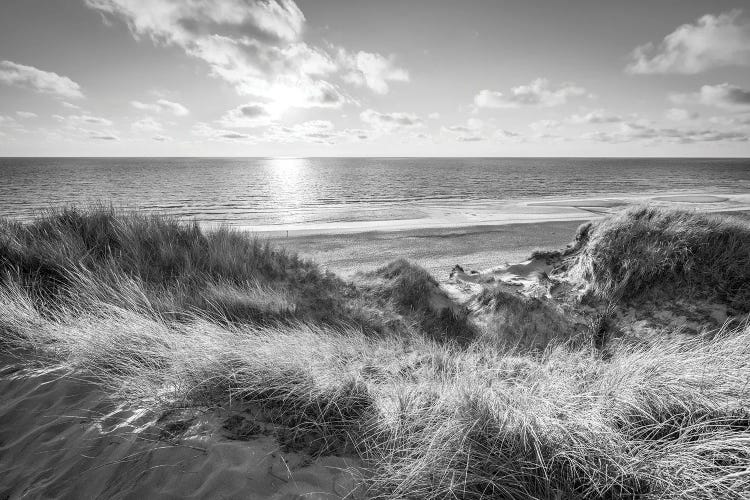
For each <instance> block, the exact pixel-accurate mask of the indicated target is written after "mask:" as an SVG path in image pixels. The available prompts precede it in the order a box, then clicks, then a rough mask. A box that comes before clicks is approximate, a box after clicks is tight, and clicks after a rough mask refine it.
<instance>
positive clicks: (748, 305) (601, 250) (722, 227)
mask: <svg viewBox="0 0 750 500" xmlns="http://www.w3.org/2000/svg"><path fill="white" fill-rule="evenodd" d="M584 239H585V242H584V244H583V245H582V246H581V250H580V251H579V252H577V253H576V254H575V257H574V262H573V265H572V269H571V270H572V272H573V273H574V274H575V275H577V276H578V277H579V279H580V280H581V281H583V282H585V283H587V284H589V285H590V287H591V290H592V291H593V292H594V293H595V294H597V295H599V296H601V297H615V298H628V297H635V296H639V295H643V294H645V293H651V292H659V293H668V294H671V295H681V296H688V297H689V296H697V297H704V298H711V299H718V300H720V301H722V302H724V303H726V304H727V305H730V306H732V307H734V308H736V309H738V310H740V311H743V312H748V311H750V223H748V222H747V221H746V220H743V219H740V218H734V217H730V216H717V215H707V214H700V213H697V212H686V211H679V210H665V209H661V208H654V207H648V206H646V207H637V208H633V209H631V210H628V211H626V212H624V213H622V214H619V215H616V216H613V217H610V218H607V219H604V220H602V221H599V222H596V223H594V224H593V225H592V226H591V228H589V229H587V230H586V231H585V235H584Z"/></svg>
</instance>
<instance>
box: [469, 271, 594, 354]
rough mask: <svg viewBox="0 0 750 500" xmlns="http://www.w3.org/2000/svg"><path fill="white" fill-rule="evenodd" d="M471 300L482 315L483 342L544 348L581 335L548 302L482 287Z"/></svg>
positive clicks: (561, 313)
mask: <svg viewBox="0 0 750 500" xmlns="http://www.w3.org/2000/svg"><path fill="white" fill-rule="evenodd" d="M474 301H475V302H476V306H477V308H478V309H479V310H482V311H483V312H484V314H485V318H486V319H485V320H484V328H483V340H484V341H487V340H492V342H494V343H505V344H506V345H507V346H508V347H514V348H523V349H544V348H546V347H547V346H548V345H550V344H551V343H555V342H560V341H565V340H571V339H573V338H574V337H575V336H576V334H578V333H580V332H578V331H577V330H576V328H575V326H574V325H573V323H572V322H571V321H570V320H569V319H568V318H566V317H565V315H564V313H563V312H562V311H561V310H559V309H557V308H556V307H555V305H553V304H552V303H551V302H549V301H547V300H544V299H540V298H535V297H526V296H524V295H521V294H519V293H517V292H515V291H509V290H506V289H505V288H504V287H502V286H497V287H494V288H492V287H487V288H484V289H483V290H482V291H481V292H480V293H479V294H478V295H477V296H476V297H475V298H474Z"/></svg>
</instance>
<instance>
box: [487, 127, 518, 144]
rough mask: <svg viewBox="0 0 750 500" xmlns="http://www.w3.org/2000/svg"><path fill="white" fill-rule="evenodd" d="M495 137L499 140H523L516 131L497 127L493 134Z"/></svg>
mask: <svg viewBox="0 0 750 500" xmlns="http://www.w3.org/2000/svg"><path fill="white" fill-rule="evenodd" d="M493 136H494V137H495V139H497V140H500V141H511V142H521V141H523V136H522V135H521V134H519V133H518V132H511V131H510V130H504V129H498V130H496V131H495V133H494V134H493Z"/></svg>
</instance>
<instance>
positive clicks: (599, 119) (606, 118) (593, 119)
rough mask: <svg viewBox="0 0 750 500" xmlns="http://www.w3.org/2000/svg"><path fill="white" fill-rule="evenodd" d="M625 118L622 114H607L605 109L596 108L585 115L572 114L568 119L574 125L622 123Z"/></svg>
mask: <svg viewBox="0 0 750 500" xmlns="http://www.w3.org/2000/svg"><path fill="white" fill-rule="evenodd" d="M622 121H623V118H622V117H621V116H620V115H613V114H607V113H605V112H604V111H603V110H600V109H599V110H596V111H591V112H589V113H586V114H585V115H572V116H570V117H569V118H568V119H567V122H568V123H572V124H574V125H582V124H603V123H620V122H622Z"/></svg>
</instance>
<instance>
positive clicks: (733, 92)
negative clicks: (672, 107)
mask: <svg viewBox="0 0 750 500" xmlns="http://www.w3.org/2000/svg"><path fill="white" fill-rule="evenodd" d="M669 100H670V101H672V102H673V103H675V104H680V105H684V104H695V103H698V104H703V105H704V106H714V107H717V108H722V109H726V110H729V111H745V110H750V90H746V89H743V88H740V87H738V86H736V85H732V84H730V83H720V84H718V85H703V86H702V87H701V88H700V90H699V91H698V92H694V93H687V94H681V93H673V94H670V96H669Z"/></svg>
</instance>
